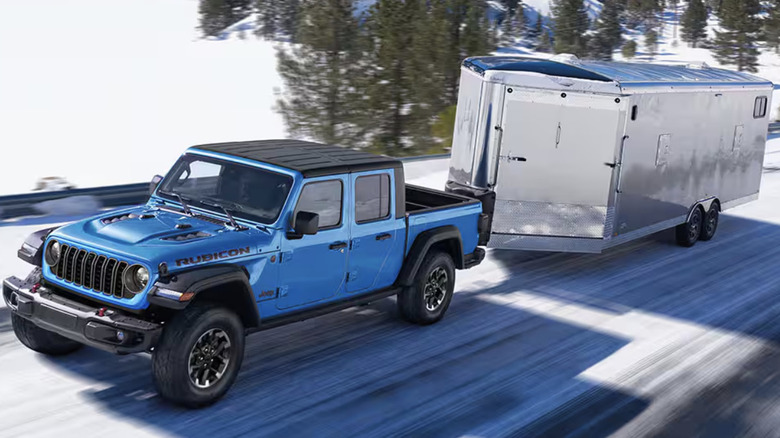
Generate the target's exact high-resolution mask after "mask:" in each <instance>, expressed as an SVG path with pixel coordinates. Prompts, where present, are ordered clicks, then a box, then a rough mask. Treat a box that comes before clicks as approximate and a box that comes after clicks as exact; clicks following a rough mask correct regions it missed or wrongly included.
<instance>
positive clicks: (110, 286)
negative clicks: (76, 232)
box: [51, 243, 135, 298]
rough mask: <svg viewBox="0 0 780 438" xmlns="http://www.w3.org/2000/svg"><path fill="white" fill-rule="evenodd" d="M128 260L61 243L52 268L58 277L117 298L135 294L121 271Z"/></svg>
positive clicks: (127, 265)
mask: <svg viewBox="0 0 780 438" xmlns="http://www.w3.org/2000/svg"><path fill="white" fill-rule="evenodd" d="M129 266H130V264H129V263H127V262H125V261H121V260H117V259H114V258H111V257H106V256H104V255H98V254H96V253H94V252H91V251H87V250H84V249H79V248H76V247H75V246H70V245H66V244H64V243H63V244H62V246H61V249H60V261H59V263H57V265H55V266H54V267H52V268H51V271H52V273H54V275H55V276H57V278H59V279H61V280H65V281H67V282H70V283H73V284H75V285H77V286H83V287H85V288H87V289H92V290H94V291H96V292H102V293H104V294H106V295H113V296H115V297H117V298H132V297H134V296H135V294H134V293H132V292H130V291H128V290H127V289H125V287H124V284H123V283H122V275H123V274H124V273H125V270H126V269H127V268H128V267H129Z"/></svg>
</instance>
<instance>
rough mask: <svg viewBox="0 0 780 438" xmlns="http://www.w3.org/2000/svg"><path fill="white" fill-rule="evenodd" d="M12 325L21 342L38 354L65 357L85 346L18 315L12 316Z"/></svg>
mask: <svg viewBox="0 0 780 438" xmlns="http://www.w3.org/2000/svg"><path fill="white" fill-rule="evenodd" d="M11 325H12V326H13V327H14V333H15V334H16V337H17V338H18V339H19V341H20V342H21V343H22V344H24V346H25V347H27V348H29V349H30V350H33V351H37V352H38V353H43V354H47V355H49V356H63V355H66V354H70V353H73V352H74V351H76V350H78V349H79V348H81V347H83V346H84V345H83V344H80V343H78V342H76V341H73V340H70V339H68V338H66V337H64V336H60V335H58V334H57V333H53V332H50V331H48V330H44V329H42V328H40V327H38V326H37V325H35V324H33V323H32V322H30V321H28V320H26V319H24V318H22V317H21V316H18V315H13V314H12V315H11Z"/></svg>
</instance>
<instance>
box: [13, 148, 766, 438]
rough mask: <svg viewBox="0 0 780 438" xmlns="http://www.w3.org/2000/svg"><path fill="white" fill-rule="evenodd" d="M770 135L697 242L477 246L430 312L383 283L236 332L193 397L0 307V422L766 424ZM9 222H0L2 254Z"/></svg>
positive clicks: (664, 432) (141, 360)
mask: <svg viewBox="0 0 780 438" xmlns="http://www.w3.org/2000/svg"><path fill="white" fill-rule="evenodd" d="M772 145H773V146H774V145H776V146H774V148H771V147H770V149H769V153H768V155H767V157H768V158H767V165H766V170H765V173H764V179H763V185H762V195H761V199H760V200H759V201H757V202H754V203H752V204H749V205H746V206H743V207H739V208H737V209H735V210H733V211H731V212H730V214H727V215H723V216H722V218H721V224H720V228H719V230H718V234H717V235H716V237H715V239H714V240H712V241H710V242H700V243H698V244H697V245H696V246H694V247H693V248H690V249H683V248H680V247H677V246H675V245H674V243H673V235H672V233H670V232H664V233H660V234H658V235H654V236H652V237H650V238H647V239H644V240H641V241H638V242H634V243H631V244H628V245H624V246H621V247H618V248H615V249H612V250H610V251H608V252H606V253H604V254H600V255H568V254H547V253H522V252H503V251H490V252H489V253H488V257H487V260H486V261H485V262H484V263H483V264H482V265H480V266H479V267H477V268H474V269H472V270H470V271H459V272H458V280H457V288H456V295H455V298H454V300H453V302H452V305H451V307H450V309H449V311H448V314H447V316H446V318H445V319H444V320H443V321H441V322H440V323H439V324H436V325H433V326H430V327H417V326H413V325H409V324H407V323H404V322H403V321H401V320H400V319H399V318H398V315H397V312H396V309H395V302H394V300H393V299H386V300H382V301H379V302H376V303H373V304H371V305H368V306H364V307H359V308H353V309H349V310H345V311H342V312H339V313H335V314H330V315H326V316H323V317H321V318H317V319H314V320H309V321H306V322H303V323H299V324H294V325H290V326H285V327H281V328H278V329H273V330H269V331H265V332H261V333H258V334H255V335H253V336H251V337H250V338H249V340H248V343H247V350H246V356H245V359H244V364H243V368H242V371H241V374H240V375H239V378H238V380H237V382H236V384H235V386H234V387H233V389H232V390H231V391H230V392H229V393H228V395H227V397H226V398H225V399H223V400H222V401H221V402H220V403H218V404H217V405H215V406H213V407H210V408H207V409H203V410H199V411H187V410H183V409H179V408H175V407H171V406H169V405H167V404H165V403H163V402H162V401H161V400H160V399H159V397H158V396H157V395H156V393H155V390H154V387H153V385H152V380H151V376H150V369H149V368H150V360H149V357H148V356H145V355H134V356H113V355H111V354H108V353H103V352H100V351H97V350H93V349H83V350H81V351H79V352H78V353H76V354H73V355H71V356H68V357H65V358H47V357H44V356H41V355H37V354H34V353H33V352H31V351H28V350H26V349H24V348H23V347H22V346H21V345H20V344H18V343H17V342H16V340H15V339H14V336H13V333H12V331H11V328H10V322H9V313H8V310H7V309H6V308H5V307H0V367H2V368H1V369H2V373H0V400H1V403H0V436H35V435H39V436H76V435H78V436H80V437H84V436H98V435H101V436H105V435H106V434H111V435H112V436H133V437H138V436H146V435H155V436H159V435H170V436H181V437H201V436H202V437H216V436H237V435H250V436H279V437H290V436H317V437H323V436H339V437H341V436H356V437H357V436H359V437H364V436H425V437H436V436H442V437H449V436H466V435H468V436H485V437H500V436H517V437H525V436H556V437H557V436H583V437H585V436H587V437H594V436H595V437H599V436H610V435H614V436H621V437H622V436H626V437H628V436H681V437H691V436H718V437H720V436H722V437H732V436H780V378H778V372H780V371H778V370H780V348H779V347H778V341H780V299H779V298H780V172H777V170H776V169H775V168H773V166H775V165H774V164H773V163H775V162H780V144H778V143H777V141H775V142H772ZM776 150H777V152H775V151H776ZM773 154H774V155H773ZM773 157H777V158H776V159H775V158H773ZM426 166H429V165H426ZM443 166H444V165H439V167H440V168H441V169H443ZM431 169H432V168H431V167H426V168H424V169H423V168H421V172H422V173H420V174H419V175H424V174H425V175H427V174H429V173H430V174H431V175H432V174H433V173H435V172H432V170H431ZM441 169H438V170H437V171H438V172H439V173H441V172H440V171H441ZM411 173H412V172H410V174H411ZM429 176H430V175H429ZM424 179H425V178H423V180H424ZM421 181H422V180H421ZM422 182H426V181H422ZM33 228H34V227H33ZM20 235H22V236H23V234H20V233H19V232H14V231H12V230H9V229H8V227H4V228H3V227H0V239H2V242H3V243H4V244H5V245H4V246H6V252H9V250H8V247H15V246H16V245H17V244H18V242H17V240H18V239H19V238H20V237H19V236H20ZM0 266H1V267H3V268H5V269H13V270H18V269H22V267H21V266H20V265H19V263H17V262H12V261H10V260H6V259H2V260H0Z"/></svg>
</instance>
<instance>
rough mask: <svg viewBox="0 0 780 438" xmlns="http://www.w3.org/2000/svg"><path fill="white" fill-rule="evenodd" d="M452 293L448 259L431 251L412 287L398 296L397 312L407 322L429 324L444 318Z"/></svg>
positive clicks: (452, 269) (452, 275)
mask: <svg viewBox="0 0 780 438" xmlns="http://www.w3.org/2000/svg"><path fill="white" fill-rule="evenodd" d="M454 290H455V263H453V262H452V257H450V255H449V254H447V253H444V252H441V251H431V252H430V253H428V254H427V255H426V256H425V259H424V260H423V262H422V265H421V266H420V269H419V270H418V271H417V274H416V275H415V276H414V282H413V283H412V285H411V286H407V287H405V288H404V289H403V290H402V291H401V293H399V294H398V311H399V312H400V313H401V316H402V317H403V319H405V320H407V321H409V322H412V323H415V324H420V325H428V324H433V323H435V322H437V321H439V320H440V319H442V318H443V317H444V313H445V312H446V311H447V308H448V307H449V306H450V301H452V293H453V292H454Z"/></svg>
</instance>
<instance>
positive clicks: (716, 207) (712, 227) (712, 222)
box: [699, 201, 720, 241]
mask: <svg viewBox="0 0 780 438" xmlns="http://www.w3.org/2000/svg"><path fill="white" fill-rule="evenodd" d="M719 218H720V204H719V203H718V201H714V202H713V203H712V204H711V205H710V209H709V210H707V214H705V215H704V225H703V226H702V229H701V236H699V240H704V241H707V240H710V239H712V238H713V237H715V231H717V229H718V219H719Z"/></svg>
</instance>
